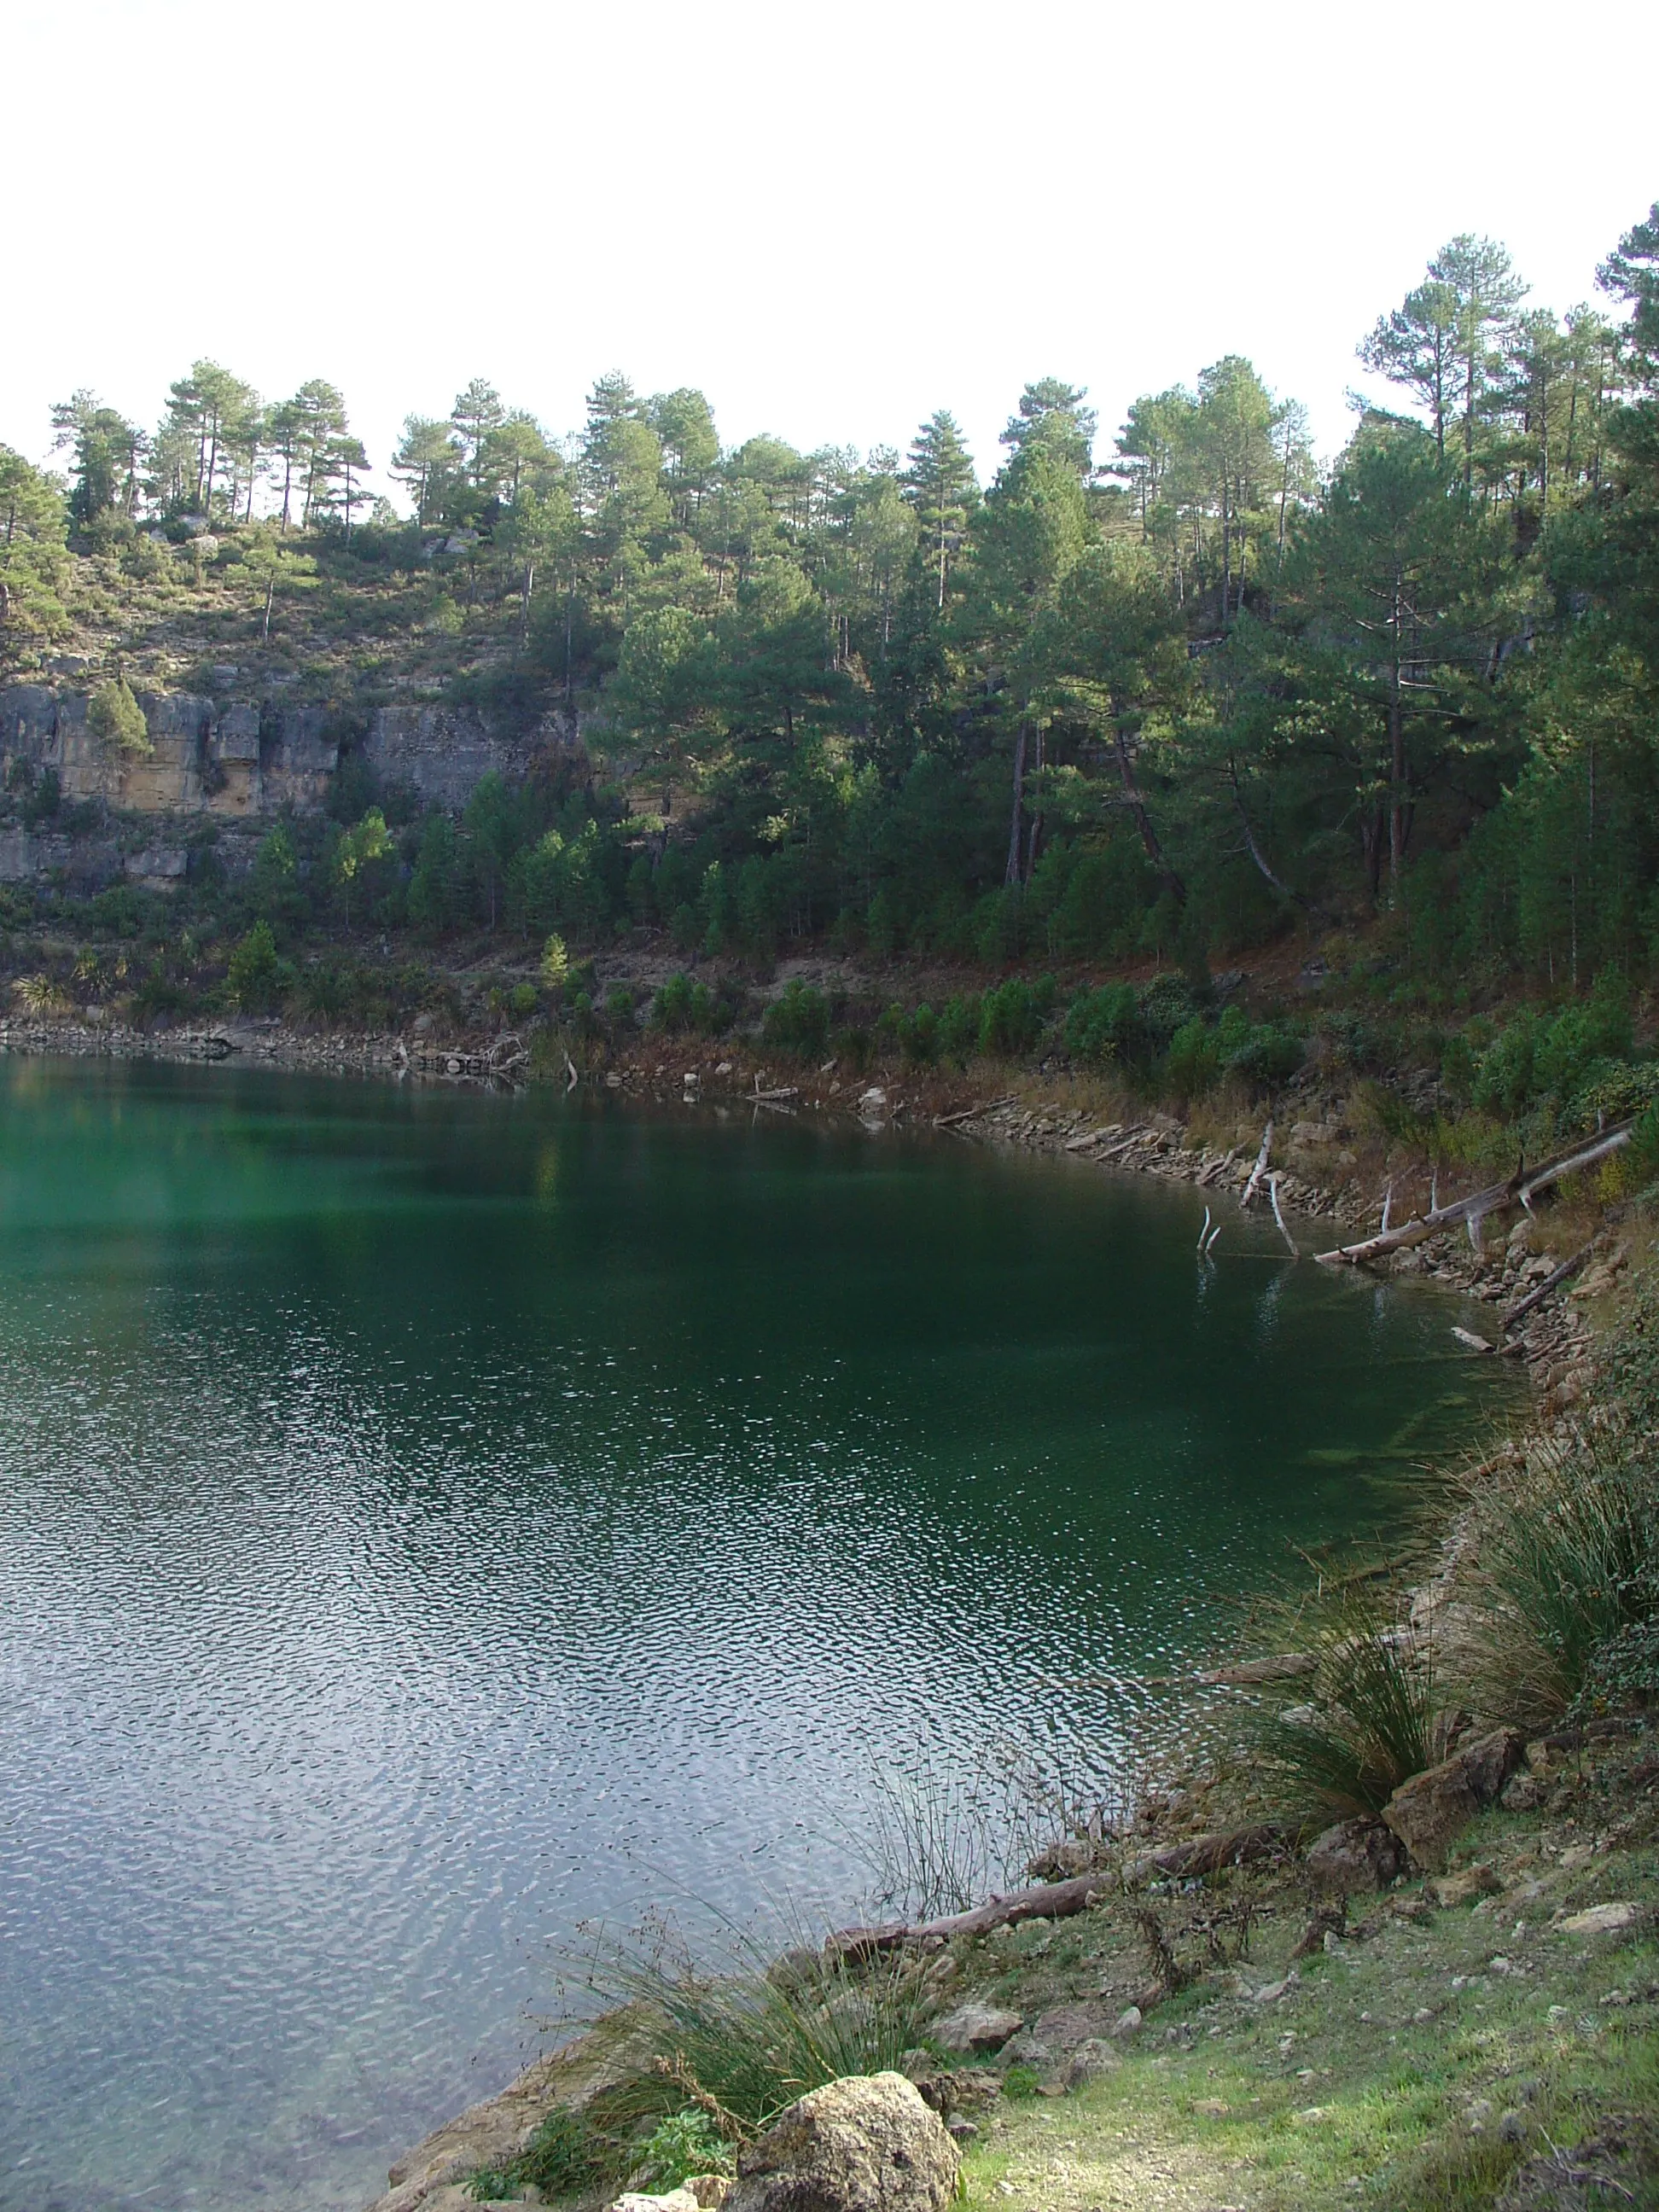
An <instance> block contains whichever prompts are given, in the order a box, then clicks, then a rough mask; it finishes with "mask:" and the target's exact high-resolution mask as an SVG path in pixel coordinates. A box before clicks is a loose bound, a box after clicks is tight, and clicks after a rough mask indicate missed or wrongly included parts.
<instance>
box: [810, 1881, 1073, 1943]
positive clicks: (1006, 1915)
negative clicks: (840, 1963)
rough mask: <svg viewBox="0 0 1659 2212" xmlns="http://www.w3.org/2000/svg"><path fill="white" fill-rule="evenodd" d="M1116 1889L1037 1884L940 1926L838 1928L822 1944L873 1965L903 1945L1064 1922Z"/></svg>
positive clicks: (950, 1916)
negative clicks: (1036, 1923) (1028, 1923)
mask: <svg viewBox="0 0 1659 2212" xmlns="http://www.w3.org/2000/svg"><path fill="white" fill-rule="evenodd" d="M1116 1887H1117V1876H1116V1875H1115V1874H1106V1873H1095V1874H1081V1875H1073V1877H1072V1879H1071V1880H1070V1881H1044V1882H1039V1883H1038V1884H1037V1886H1036V1888H1035V1889H1017V1890H1014V1891H1012V1892H1011V1893H1009V1894H1008V1895H1007V1896H1006V1897H992V1898H989V1899H987V1901H986V1903H985V1904H983V1905H975V1908H974V1910H973V1911H971V1912H951V1913H947V1914H945V1916H944V1917H943V1918H941V1919H938V1920H917V1921H905V1920H885V1921H883V1922H882V1923H880V1924H879V1925H878V1926H876V1927H873V1928H842V1929H837V1931H836V1934H835V1935H833V1936H829V1937H828V1938H827V1939H826V1941H825V1942H824V1946H823V1948H824V1951H825V1953H826V1954H828V1955H829V1956H830V1957H833V1958H839V1959H848V1960H854V1959H872V1958H874V1957H876V1956H877V1955H878V1953H880V1952H883V1951H896V1950H897V1949H898V1948H899V1947H900V1945H901V1944H904V1943H928V1942H935V1941H946V1942H948V1940H949V1939H950V1938H951V1936H988V1935H989V1934H990V1932H991V1930H992V1929H994V1928H1012V1927H1015V1926H1017V1925H1018V1923H1019V1922H1020V1921H1022V1920H1066V1919H1069V1918H1070V1917H1071V1916H1072V1914H1073V1913H1075V1912H1081V1911H1085V1908H1086V1907H1087V1906H1089V1905H1092V1904H1093V1903H1094V1901H1095V1899H1096V1898H1097V1897H1105V1896H1107V1895H1108V1894H1109V1893H1111V1892H1112V1891H1114V1890H1115V1888H1116Z"/></svg>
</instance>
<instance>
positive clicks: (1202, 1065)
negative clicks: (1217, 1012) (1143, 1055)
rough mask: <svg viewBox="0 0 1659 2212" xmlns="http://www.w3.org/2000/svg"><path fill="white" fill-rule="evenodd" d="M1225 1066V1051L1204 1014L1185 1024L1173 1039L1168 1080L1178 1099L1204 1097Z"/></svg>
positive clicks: (1166, 1067)
mask: <svg viewBox="0 0 1659 2212" xmlns="http://www.w3.org/2000/svg"><path fill="white" fill-rule="evenodd" d="M1220 1066H1221V1048H1220V1045H1219V1044H1218V1042H1217V1039H1216V1035H1215V1032H1214V1031H1213V1030H1212V1029H1211V1028H1210V1026H1209V1024H1208V1023H1206V1021H1205V1019H1204V1018H1203V1016H1202V1015H1201V1014H1194V1016H1193V1018H1192V1019H1191V1020H1190V1021H1189V1022H1183V1023H1182V1025H1181V1027H1180V1028H1179V1029H1178V1030H1176V1033H1175V1035H1174V1036H1172V1037H1171V1038H1170V1049H1169V1053H1168V1054H1167V1056H1166V1058H1165V1060H1164V1083H1165V1085H1167V1087H1168V1088H1169V1089H1170V1091H1172V1092H1173V1093H1174V1094H1175V1096H1176V1097H1177V1098H1181V1099H1183V1100H1184V1099H1189V1098H1201V1097H1203V1095H1204V1093H1205V1092H1206V1091H1207V1090H1209V1089H1210V1087H1211V1085H1212V1084H1213V1083H1214V1081H1215V1079H1216V1076H1217V1074H1218V1072H1219V1070H1220Z"/></svg>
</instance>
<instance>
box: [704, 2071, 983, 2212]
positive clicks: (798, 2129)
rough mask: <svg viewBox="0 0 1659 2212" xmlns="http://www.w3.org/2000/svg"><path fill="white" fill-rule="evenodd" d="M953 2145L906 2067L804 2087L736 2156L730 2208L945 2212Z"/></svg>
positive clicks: (752, 2211)
mask: <svg viewBox="0 0 1659 2212" xmlns="http://www.w3.org/2000/svg"><path fill="white" fill-rule="evenodd" d="M956 2179H957V2147H956V2145H955V2143H954V2142H951V2137H950V2135H949V2133H948V2132H947V2130H946V2129H945V2124H944V2122H943V2121H942V2120H941V2119H940V2118H939V2114H938V2113H937V2112H932V2111H930V2110H929V2109H928V2107H927V2105H926V2104H924V2103H923V2101H922V2100H921V2097H920V2096H919V2095H918V2094H917V2092H916V2088H915V2084H914V2083H913V2082H910V2081H906V2080H905V2078H904V2076H903V2075H902V2074H855V2075H848V2076H847V2077H846V2078H845V2079H843V2080H842V2081H827V2082H826V2083H825V2084H824V2086H823V2088H821V2089H812V2090H810V2091H809V2092H808V2093H807V2094H806V2095H805V2096H804V2097H802V2098H801V2099H800V2100H799V2102H798V2103H796V2104H793V2105H791V2106H789V2107H788V2109H787V2111H785V2112H781V2113H780V2114H779V2116H778V2118H777V2119H776V2120H775V2123H774V2124H773V2125H772V2126H771V2127H770V2128H769V2129H768V2130H767V2132H766V2133H765V2134H764V2135H763V2136H762V2137H761V2138H760V2140H759V2142H753V2143H750V2145H749V2146H748V2148H746V2149H744V2150H743V2151H741V2152H740V2153H739V2154H738V2182H737V2186H736V2188H735V2189H733V2190H732V2194H731V2195H730V2196H729V2197H727V2198H726V2212H945V2207H946V2205H948V2204H949V2203H950V2202H951V2195H952V2192H953V2191H954V2190H955V2188H956Z"/></svg>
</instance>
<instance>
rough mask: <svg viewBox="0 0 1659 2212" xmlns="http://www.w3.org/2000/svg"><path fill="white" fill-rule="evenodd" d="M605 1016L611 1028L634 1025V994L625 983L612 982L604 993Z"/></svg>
mask: <svg viewBox="0 0 1659 2212" xmlns="http://www.w3.org/2000/svg"><path fill="white" fill-rule="evenodd" d="M605 1019H606V1021H608V1022H609V1023H611V1025H612V1027H613V1028H616V1029H619V1030H631V1029H632V1028H633V1026H634V994H633V993H632V992H631V991H630V990H629V988H628V986H627V985H626V984H625V983H613V984H612V985H611V988H610V989H609V990H608V991H607V992H606V993H605Z"/></svg>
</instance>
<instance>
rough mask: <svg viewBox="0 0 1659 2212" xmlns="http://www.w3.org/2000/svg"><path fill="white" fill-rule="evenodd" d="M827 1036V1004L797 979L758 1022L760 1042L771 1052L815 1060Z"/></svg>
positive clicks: (821, 1052) (821, 995)
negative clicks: (759, 1022) (786, 1053)
mask: <svg viewBox="0 0 1659 2212" xmlns="http://www.w3.org/2000/svg"><path fill="white" fill-rule="evenodd" d="M828 1041H829V1000H827V999H826V998H825V997H824V995H823V992H822V991H815V990H814V989H813V988H812V987H811V984H809V983H803V982H802V981H800V979H799V976H797V977H796V978H795V979H794V980H793V981H792V982H789V983H787V984H786V985H785V986H784V988H783V992H782V994H781V997H779V998H776V999H774V1000H773V1001H772V1003H771V1005H770V1006H769V1007H768V1008H767V1009H766V1012H765V1013H764V1015H763V1017H762V1018H761V1042H763V1044H765V1045H767V1046H769V1047H770V1048H771V1049H772V1050H774V1051H775V1052H788V1053H793V1054H795V1055H796V1056H797V1057H798V1058H799V1059H801V1060H819V1059H821V1058H822V1057H823V1048H824V1046H825V1044H826V1043H827V1042H828Z"/></svg>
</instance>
